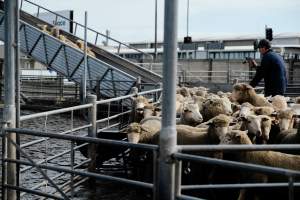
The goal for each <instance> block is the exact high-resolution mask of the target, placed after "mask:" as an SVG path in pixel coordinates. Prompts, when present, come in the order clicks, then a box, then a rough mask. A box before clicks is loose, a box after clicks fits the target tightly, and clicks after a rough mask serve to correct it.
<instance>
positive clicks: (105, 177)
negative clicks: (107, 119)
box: [5, 159, 153, 189]
mask: <svg viewBox="0 0 300 200" xmlns="http://www.w3.org/2000/svg"><path fill="white" fill-rule="evenodd" d="M5 162H12V163H19V164H21V165H29V166H32V163H31V162H27V161H21V160H11V159H5ZM36 166H37V167H38V168H40V169H47V170H52V171H58V172H65V173H69V174H74V175H80V176H84V177H91V178H96V179H99V180H108V181H115V182H119V183H125V184H129V185H133V186H138V187H143V188H146V189H152V187H153V184H152V183H146V182H142V181H135V180H130V179H126V178H120V177H115V176H110V175H104V174H99V173H92V172H87V171H82V170H71V169H69V168H66V167H55V166H51V165H42V164H36Z"/></svg>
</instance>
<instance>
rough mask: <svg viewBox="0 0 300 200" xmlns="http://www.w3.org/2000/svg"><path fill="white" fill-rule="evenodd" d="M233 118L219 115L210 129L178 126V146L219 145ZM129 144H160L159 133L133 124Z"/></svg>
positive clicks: (151, 128) (129, 132)
mask: <svg viewBox="0 0 300 200" xmlns="http://www.w3.org/2000/svg"><path fill="white" fill-rule="evenodd" d="M230 122H231V117H228V116H226V115H219V116H217V117H215V118H214V119H213V120H212V122H211V123H210V124H209V127H208V128H197V127H192V126H188V125H176V131H177V144H178V145H187V144H211V143H213V144H218V143H219V141H220V138H222V137H223V135H225V134H226V133H227V132H228V127H229V123H230ZM126 132H127V137H128V141H129V142H133V143H150V144H158V141H159V131H155V128H153V127H149V126H144V125H141V124H139V123H131V124H130V125H129V126H128V127H127V129H126Z"/></svg>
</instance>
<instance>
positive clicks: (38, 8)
mask: <svg viewBox="0 0 300 200" xmlns="http://www.w3.org/2000/svg"><path fill="white" fill-rule="evenodd" d="M27 7H34V8H31V9H28V8H27ZM20 8H21V10H23V11H26V12H28V13H30V12H29V11H31V10H36V13H35V16H36V17H37V18H39V15H40V13H41V12H48V13H51V14H53V16H54V19H55V23H54V24H56V23H57V21H58V20H59V19H63V20H66V21H67V22H69V23H70V24H71V23H72V24H73V26H74V32H73V34H74V35H75V36H78V37H81V38H82V36H83V31H84V28H85V27H84V25H83V24H81V23H78V22H76V21H74V20H71V19H69V18H67V17H64V16H62V15H60V14H58V13H55V12H53V11H51V10H49V9H47V8H45V7H42V6H40V5H38V4H36V3H33V2H31V1H28V0H22V1H21V4H20ZM27 9H28V10H27ZM32 15H34V14H32ZM79 29H81V30H79ZM80 31H81V32H80ZM87 31H88V33H87V35H88V38H87V39H88V41H89V42H90V43H91V44H94V45H96V46H97V45H99V37H103V38H104V39H105V40H109V41H111V42H113V44H116V47H117V54H119V53H120V50H121V48H126V49H131V50H134V51H136V52H137V53H140V54H142V55H143V56H144V58H147V59H149V60H150V61H151V62H153V56H152V55H151V54H148V53H145V52H143V51H141V50H139V49H137V48H135V47H133V46H130V45H128V44H125V43H123V42H120V41H118V40H116V39H114V38H112V37H110V36H108V35H105V34H102V33H100V32H98V31H96V30H94V29H92V28H89V27H87ZM91 36H93V39H92V38H91ZM111 46H113V45H111Z"/></svg>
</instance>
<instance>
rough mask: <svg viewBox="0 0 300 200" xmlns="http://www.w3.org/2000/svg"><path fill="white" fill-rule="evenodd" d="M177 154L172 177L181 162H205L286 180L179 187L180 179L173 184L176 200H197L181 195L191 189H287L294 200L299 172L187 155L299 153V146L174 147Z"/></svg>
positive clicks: (179, 171)
mask: <svg viewBox="0 0 300 200" xmlns="http://www.w3.org/2000/svg"><path fill="white" fill-rule="evenodd" d="M177 147H178V153H175V154H173V157H174V159H175V160H176V161H177V162H178V164H177V169H176V176H177V177H181V173H182V161H188V162H191V161H193V162H196V163H206V164H209V165H213V166H220V167H225V168H233V169H238V170H245V171H246V172H247V173H249V171H250V172H258V173H262V174H268V175H269V174H270V175H280V176H283V177H286V178H287V182H275V183H272V182H271V183H242V184H241V183H239V184H237V183H235V184H202V185H181V182H180V180H179V181H177V183H176V184H177V185H176V188H177V199H182V200H183V199H185V200H190V199H195V200H196V199H199V198H196V197H192V196H189V195H182V194H181V192H182V191H183V190H184V191H188V190H195V189H200V190H203V189H232V188H234V189H247V188H278V187H286V188H288V191H289V193H288V195H287V196H288V199H289V200H293V199H294V187H299V186H300V183H299V182H295V179H296V178H298V177H300V171H295V170H289V169H283V168H276V167H269V166H263V165H257V164H251V163H244V162H237V161H229V160H221V159H217V158H212V157H205V156H199V155H191V152H197V153H199V152H220V151H221V152H228V151H230V152H241V151H262V150H265V151H269V150H276V151H278V150H279V151H280V150H297V149H298V150H299V149H300V144H296V145H292V144H288V145H221V144H220V145H178V146H177ZM181 151H188V152H189V154H187V153H180V152H181Z"/></svg>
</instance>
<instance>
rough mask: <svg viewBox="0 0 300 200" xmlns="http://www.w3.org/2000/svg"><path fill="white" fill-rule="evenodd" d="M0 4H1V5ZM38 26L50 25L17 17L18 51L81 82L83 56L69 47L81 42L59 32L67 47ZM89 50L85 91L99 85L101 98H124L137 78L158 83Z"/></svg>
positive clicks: (0, 15)
mask: <svg viewBox="0 0 300 200" xmlns="http://www.w3.org/2000/svg"><path fill="white" fill-rule="evenodd" d="M2 3H3V2H2ZM41 25H47V26H48V27H52V25H50V24H48V23H46V22H44V21H42V20H40V19H38V18H37V17H35V16H32V15H30V14H28V13H26V12H23V11H21V13H20V50H21V51H22V53H24V54H26V55H28V56H30V57H32V58H33V59H35V60H36V61H38V62H40V63H42V64H44V65H46V66H47V67H48V68H50V69H52V70H54V71H56V72H58V73H59V74H61V75H63V76H65V77H66V78H68V79H69V80H72V81H74V82H78V83H80V82H81V79H82V74H83V71H84V53H83V51H82V50H81V49H80V48H78V47H76V46H74V45H72V43H74V44H76V41H78V40H80V41H83V39H81V38H79V37H77V36H75V35H72V34H70V33H67V32H65V31H62V30H60V35H63V37H64V38H66V39H67V41H71V44H70V43H68V42H65V41H62V40H60V39H58V38H57V37H54V36H52V35H51V34H50V33H48V32H45V31H42V30H41V29H40V28H39V27H40V26H41ZM4 31H5V30H4V11H3V5H1V10H0V40H2V41H4ZM88 47H89V49H90V50H91V51H92V52H93V53H94V54H95V56H91V55H88V58H87V80H88V81H87V87H88V89H95V88H96V85H97V83H98V82H100V93H101V95H102V96H104V97H107V98H111V97H116V96H122V95H126V94H128V93H129V92H130V90H131V88H132V86H134V85H135V84H136V80H137V78H138V77H140V78H141V80H142V82H144V83H153V84H157V83H159V82H162V78H161V76H160V75H157V74H155V73H153V72H151V71H150V70H147V69H144V68H142V67H140V66H138V65H136V64H134V63H132V62H130V61H128V60H126V59H124V58H121V57H119V56H118V55H115V54H112V53H109V52H108V51H105V50H104V49H101V48H99V47H97V46H96V45H93V44H91V43H88Z"/></svg>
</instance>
